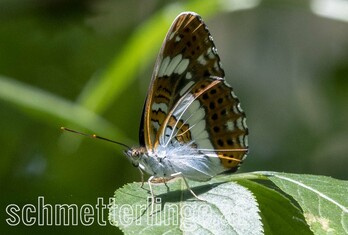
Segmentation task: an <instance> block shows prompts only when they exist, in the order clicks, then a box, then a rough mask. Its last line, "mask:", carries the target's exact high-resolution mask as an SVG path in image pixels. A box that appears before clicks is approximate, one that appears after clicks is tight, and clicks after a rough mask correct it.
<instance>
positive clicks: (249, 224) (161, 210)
mask: <svg viewBox="0 0 348 235" xmlns="http://www.w3.org/2000/svg"><path fill="white" fill-rule="evenodd" d="M189 183H190V186H191V189H192V190H193V191H194V192H195V193H197V194H198V195H199V197H200V198H201V199H204V200H205V201H199V200H197V199H196V198H193V197H192V195H191V194H190V193H189V192H188V191H187V190H186V187H185V184H184V183H183V181H182V180H181V179H177V180H174V181H173V182H169V183H167V185H168V187H169V189H170V190H169V191H168V192H167V189H166V187H165V186H164V185H163V184H160V185H154V192H155V194H156V195H157V199H158V200H159V203H155V207H154V211H152V210H151V206H150V205H151V204H150V203H148V200H147V199H148V197H149V194H148V192H147V191H146V190H144V189H142V188H141V187H140V186H141V184H140V183H133V184H128V185H125V186H124V187H123V188H121V189H118V190H117V191H116V192H115V196H114V202H113V203H112V204H111V207H110V214H109V221H110V222H111V223H112V224H113V225H115V226H118V227H119V228H120V229H121V230H123V232H125V233H126V234H163V233H168V234H178V233H185V234H263V228H262V224H261V217H260V215H259V213H258V212H259V210H258V207H257V202H256V200H255V197H254V196H253V194H252V193H251V192H250V191H249V190H247V189H246V188H245V187H243V186H240V185H239V184H237V183H236V182H232V181H230V178H227V177H219V178H216V179H213V180H211V181H209V183H207V182H204V183H201V182H193V181H190V182H189ZM146 186H147V185H146Z"/></svg>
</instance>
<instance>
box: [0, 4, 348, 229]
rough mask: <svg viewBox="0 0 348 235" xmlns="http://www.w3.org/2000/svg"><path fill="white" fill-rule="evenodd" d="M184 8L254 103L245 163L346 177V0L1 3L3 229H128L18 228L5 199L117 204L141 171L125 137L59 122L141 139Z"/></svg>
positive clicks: (248, 106) (249, 109)
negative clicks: (158, 63) (155, 82)
mask: <svg viewBox="0 0 348 235" xmlns="http://www.w3.org/2000/svg"><path fill="white" fill-rule="evenodd" d="M188 10H190V11H196V12H197V13H199V14H201V15H202V17H203V19H204V20H205V22H206V23H207V25H208V27H209V29H210V31H211V33H212V35H213V37H214V40H215V44H216V46H217V49H218V52H219V54H220V57H221V60H222V65H223V68H224V69H225V72H226V79H227V80H228V82H229V83H230V84H231V85H232V86H233V87H234V89H235V91H236V93H237V95H238V96H239V98H240V100H241V102H242V107H243V109H244V110H245V111H246V114H247V122H248V126H249V129H250V137H249V143H250V150H251V151H250V154H249V157H248V158H247V160H246V162H245V163H244V164H243V166H242V167H241V169H240V172H248V171H260V170H272V171H280V172H282V171H284V172H294V173H310V174H319V175H329V176H332V177H335V178H339V179H348V171H347V168H346V166H347V163H348V158H347V152H348V4H347V2H345V1H341V0H328V1H326V0H313V1H303V0H301V1H300V0H298V1H274V0H273V1H272V0H268V1H258V0H233V1H232V0H230V1H228V0H220V1H212V0H200V1H159V0H142V1H139V0H117V1H116V0H99V1H93V0H89V1H82V0H74V1H73V0H1V1H0V112H1V116H0V130H1V134H0V138H1V139H0V143H1V147H0V149H1V150H0V151H1V152H0V153H1V158H0V186H1V194H0V198H1V200H0V202H1V221H0V224H1V233H2V234H17V233H18V234H19V233H27V234H47V233H48V232H49V233H50V234H66V233H74V234H82V233H83V234H95V233H97V232H98V233H105V234H118V233H120V231H119V230H118V229H117V228H115V227H112V226H111V225H109V224H108V225H107V226H99V225H98V224H97V222H96V221H95V223H94V224H93V225H92V226H82V225H81V224H80V225H79V226H44V227H40V226H36V225H34V226H30V227H27V226H24V225H23V224H22V223H20V224H19V225H18V226H9V225H8V224H7V223H6V218H8V217H9V216H8V215H7V214H6V211H5V210H6V207H7V206H8V205H9V204H12V203H14V204H17V205H19V206H23V205H25V204H28V203H30V204H33V205H37V198H38V196H44V197H45V203H49V204H52V205H54V204H77V205H78V206H81V205H83V204H91V205H95V204H96V203H97V198H98V197H102V198H104V200H105V203H107V201H108V198H109V197H112V196H113V193H114V191H115V190H116V189H117V188H119V187H122V185H124V184H126V183H129V182H133V181H139V180H140V176H139V172H138V170H137V169H135V168H134V167H133V166H132V165H131V164H129V162H128V161H127V160H126V158H125V157H124V156H123V154H122V148H120V147H118V146H115V145H113V144H110V143H107V142H102V141H98V140H92V139H88V138H83V137H80V136H77V135H73V134H70V133H62V132H61V131H60V127H61V126H67V127H70V128H74V129H77V130H81V131H85V132H87V133H97V134H99V135H101V136H104V137H108V138H112V139H115V140H117V141H121V142H124V143H125V144H127V145H137V141H138V127H139V122H140V117H141V111H142V106H143V103H144V99H145V96H146V92H147V88H148V84H149V82H150V78H151V73H152V68H153V66H154V63H155V58H156V54H157V53H158V50H159V48H160V46H161V43H162V40H163V38H164V36H165V33H166V31H167V30H168V28H169V26H170V23H171V22H172V21H173V20H174V18H175V16H176V15H177V14H179V13H180V12H182V11H188ZM231 193H232V192H231ZM105 216H107V213H105ZM104 219H107V218H104Z"/></svg>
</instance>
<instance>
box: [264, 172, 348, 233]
mask: <svg viewBox="0 0 348 235" xmlns="http://www.w3.org/2000/svg"><path fill="white" fill-rule="evenodd" d="M266 174H268V175H269V179H270V180H271V181H272V182H274V184H276V185H277V186H278V187H279V188H280V189H281V190H283V191H284V192H285V193H287V194H289V195H291V196H292V197H293V198H294V199H295V200H296V201H297V202H298V204H299V205H300V206H301V208H302V210H303V212H304V217H305V219H306V221H307V223H308V224H309V226H310V228H311V230H312V231H313V232H314V233H315V234H348V182H347V181H343V180H338V179H333V178H330V177H326V176H315V175H297V174H287V173H266Z"/></svg>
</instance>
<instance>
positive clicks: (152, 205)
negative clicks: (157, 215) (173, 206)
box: [147, 176, 155, 212]
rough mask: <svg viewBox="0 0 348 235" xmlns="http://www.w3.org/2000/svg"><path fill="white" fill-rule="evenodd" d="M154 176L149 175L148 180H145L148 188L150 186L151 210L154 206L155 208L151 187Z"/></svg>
mask: <svg viewBox="0 0 348 235" xmlns="http://www.w3.org/2000/svg"><path fill="white" fill-rule="evenodd" d="M154 178H155V177H154V176H151V177H150V178H149V179H148V180H147V183H148V184H149V188H150V193H151V211H152V212H153V211H154V208H155V194H154V192H153V189H152V182H151V181H152V180H153V179H154Z"/></svg>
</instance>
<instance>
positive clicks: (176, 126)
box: [140, 12, 248, 170]
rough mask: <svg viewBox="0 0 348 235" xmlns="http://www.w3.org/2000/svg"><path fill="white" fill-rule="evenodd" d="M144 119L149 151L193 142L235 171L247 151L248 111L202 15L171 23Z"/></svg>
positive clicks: (182, 17)
mask: <svg viewBox="0 0 348 235" xmlns="http://www.w3.org/2000/svg"><path fill="white" fill-rule="evenodd" d="M142 122H143V123H142V125H143V128H144V133H143V134H142V130H140V136H141V137H140V138H141V142H144V143H145V147H146V148H147V150H148V151H152V152H154V150H155V149H156V147H157V146H159V145H161V146H174V147H175V146H180V145H181V144H185V145H190V146H192V148H193V149H196V150H197V151H200V152H201V153H206V155H207V156H211V157H219V158H220V160H221V162H222V164H223V166H224V167H225V168H228V169H231V170H234V169H237V166H238V165H239V164H240V162H241V160H242V158H243V156H244V155H245V154H246V150H247V148H248V143H247V134H248V129H247V127H246V123H245V114H244V112H243V110H242V109H241V108H240V104H239V100H238V98H237V97H236V96H235V95H234V93H233V90H232V88H231V87H230V86H228V85H227V84H226V83H225V80H224V71H223V70H222V69H221V67H220V58H219V56H218V55H217V52H216V48H215V45H214V43H213V40H212V37H211V35H210V33H209V31H208V29H207V27H206V25H205V24H204V22H203V21H202V19H201V18H200V17H199V16H198V15H196V14H194V13H191V12H187V13H182V14H180V15H179V16H178V17H177V18H176V19H175V21H174V23H173V25H172V26H171V28H170V30H169V32H168V34H167V36H166V38H165V40H164V43H163V46H162V49H161V51H160V54H159V56H158V58H157V62H156V66H155V70H154V74H153V77H152V81H151V84H150V89H149V92H148V97H147V100H146V103H145V107H144V113H143V120H142ZM141 129H142V128H141ZM142 135H143V136H144V140H142V138H143V137H142Z"/></svg>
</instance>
